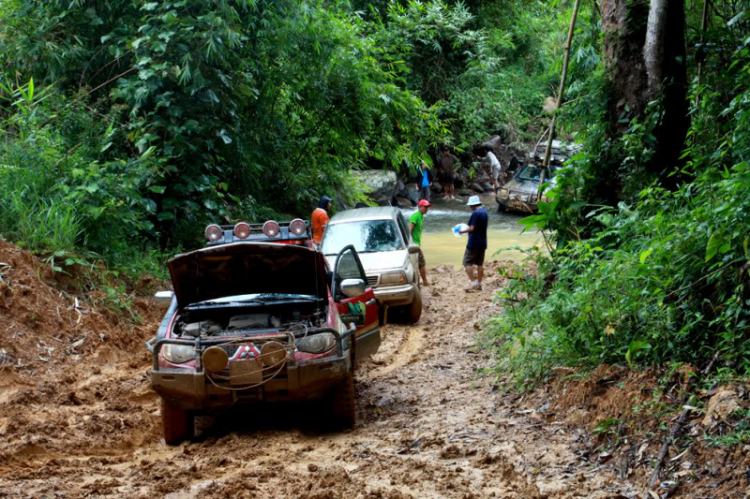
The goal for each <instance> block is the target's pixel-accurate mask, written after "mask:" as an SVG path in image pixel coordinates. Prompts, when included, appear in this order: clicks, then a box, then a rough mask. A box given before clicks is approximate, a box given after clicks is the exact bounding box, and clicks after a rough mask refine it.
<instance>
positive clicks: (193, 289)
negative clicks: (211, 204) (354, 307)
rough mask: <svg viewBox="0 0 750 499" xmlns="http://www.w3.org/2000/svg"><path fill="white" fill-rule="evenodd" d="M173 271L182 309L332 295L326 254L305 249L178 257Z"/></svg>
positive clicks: (254, 246)
mask: <svg viewBox="0 0 750 499" xmlns="http://www.w3.org/2000/svg"><path fill="white" fill-rule="evenodd" d="M167 266H168V267H169V273H170V275H171V276H172V284H173V285H174V292H175V295H176V297H177V303H178V305H179V306H180V307H184V306H187V305H191V304H193V303H197V302H201V301H205V300H213V299H216V298H221V297H225V296H236V295H244V294H254V293H284V294H300V295H311V296H318V297H320V298H326V297H327V296H328V289H327V283H326V264H325V260H324V258H323V255H322V254H320V253H318V252H316V251H313V250H311V249H309V248H307V247H303V246H296V245H292V244H275V243H247V242H244V243H234V244H225V245H221V246H214V247H208V248H202V249H199V250H196V251H192V252H190V253H185V254H182V255H177V256H176V257H174V258H172V259H171V260H169V261H168V262H167Z"/></svg>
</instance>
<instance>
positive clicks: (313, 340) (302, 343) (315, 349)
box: [297, 333, 336, 353]
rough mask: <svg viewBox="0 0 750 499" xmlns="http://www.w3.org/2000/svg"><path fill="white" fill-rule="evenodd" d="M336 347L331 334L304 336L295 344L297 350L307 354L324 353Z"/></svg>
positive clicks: (334, 338) (333, 336)
mask: <svg viewBox="0 0 750 499" xmlns="http://www.w3.org/2000/svg"><path fill="white" fill-rule="evenodd" d="M335 346H336V336H335V335H334V334H333V333H320V334H314V335H312V336H306V337H305V338H302V339H301V340H299V341H298V342H297V350H299V351H300V352H307V353H325V352H327V351H328V350H330V349H331V348H333V347H335Z"/></svg>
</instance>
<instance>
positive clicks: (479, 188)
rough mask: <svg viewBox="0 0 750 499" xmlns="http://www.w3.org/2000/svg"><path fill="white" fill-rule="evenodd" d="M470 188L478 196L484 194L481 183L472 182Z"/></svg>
mask: <svg viewBox="0 0 750 499" xmlns="http://www.w3.org/2000/svg"><path fill="white" fill-rule="evenodd" d="M469 188H470V189H471V190H473V191H474V192H476V193H478V194H484V188H482V186H481V185H480V184H479V182H472V183H471V185H469Z"/></svg>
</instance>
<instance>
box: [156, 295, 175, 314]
mask: <svg viewBox="0 0 750 499" xmlns="http://www.w3.org/2000/svg"><path fill="white" fill-rule="evenodd" d="M172 298H174V291H157V292H156V293H154V305H155V306H156V308H158V309H160V310H166V309H168V308H169V305H170V304H171V303H172Z"/></svg>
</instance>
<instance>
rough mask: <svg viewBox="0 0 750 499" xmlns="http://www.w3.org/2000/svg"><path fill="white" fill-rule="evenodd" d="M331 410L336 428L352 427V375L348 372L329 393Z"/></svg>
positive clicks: (354, 415)
mask: <svg viewBox="0 0 750 499" xmlns="http://www.w3.org/2000/svg"><path fill="white" fill-rule="evenodd" d="M331 412H332V413H333V414H332V416H333V423H334V425H335V426H336V427H337V428H346V429H350V428H354V423H355V420H356V414H355V413H356V411H355V407H354V375H353V374H352V373H351V372H350V373H348V374H347V375H346V377H345V378H344V379H343V380H342V381H341V382H340V383H339V384H338V385H337V386H336V388H334V390H333V392H332V393H331Z"/></svg>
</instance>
